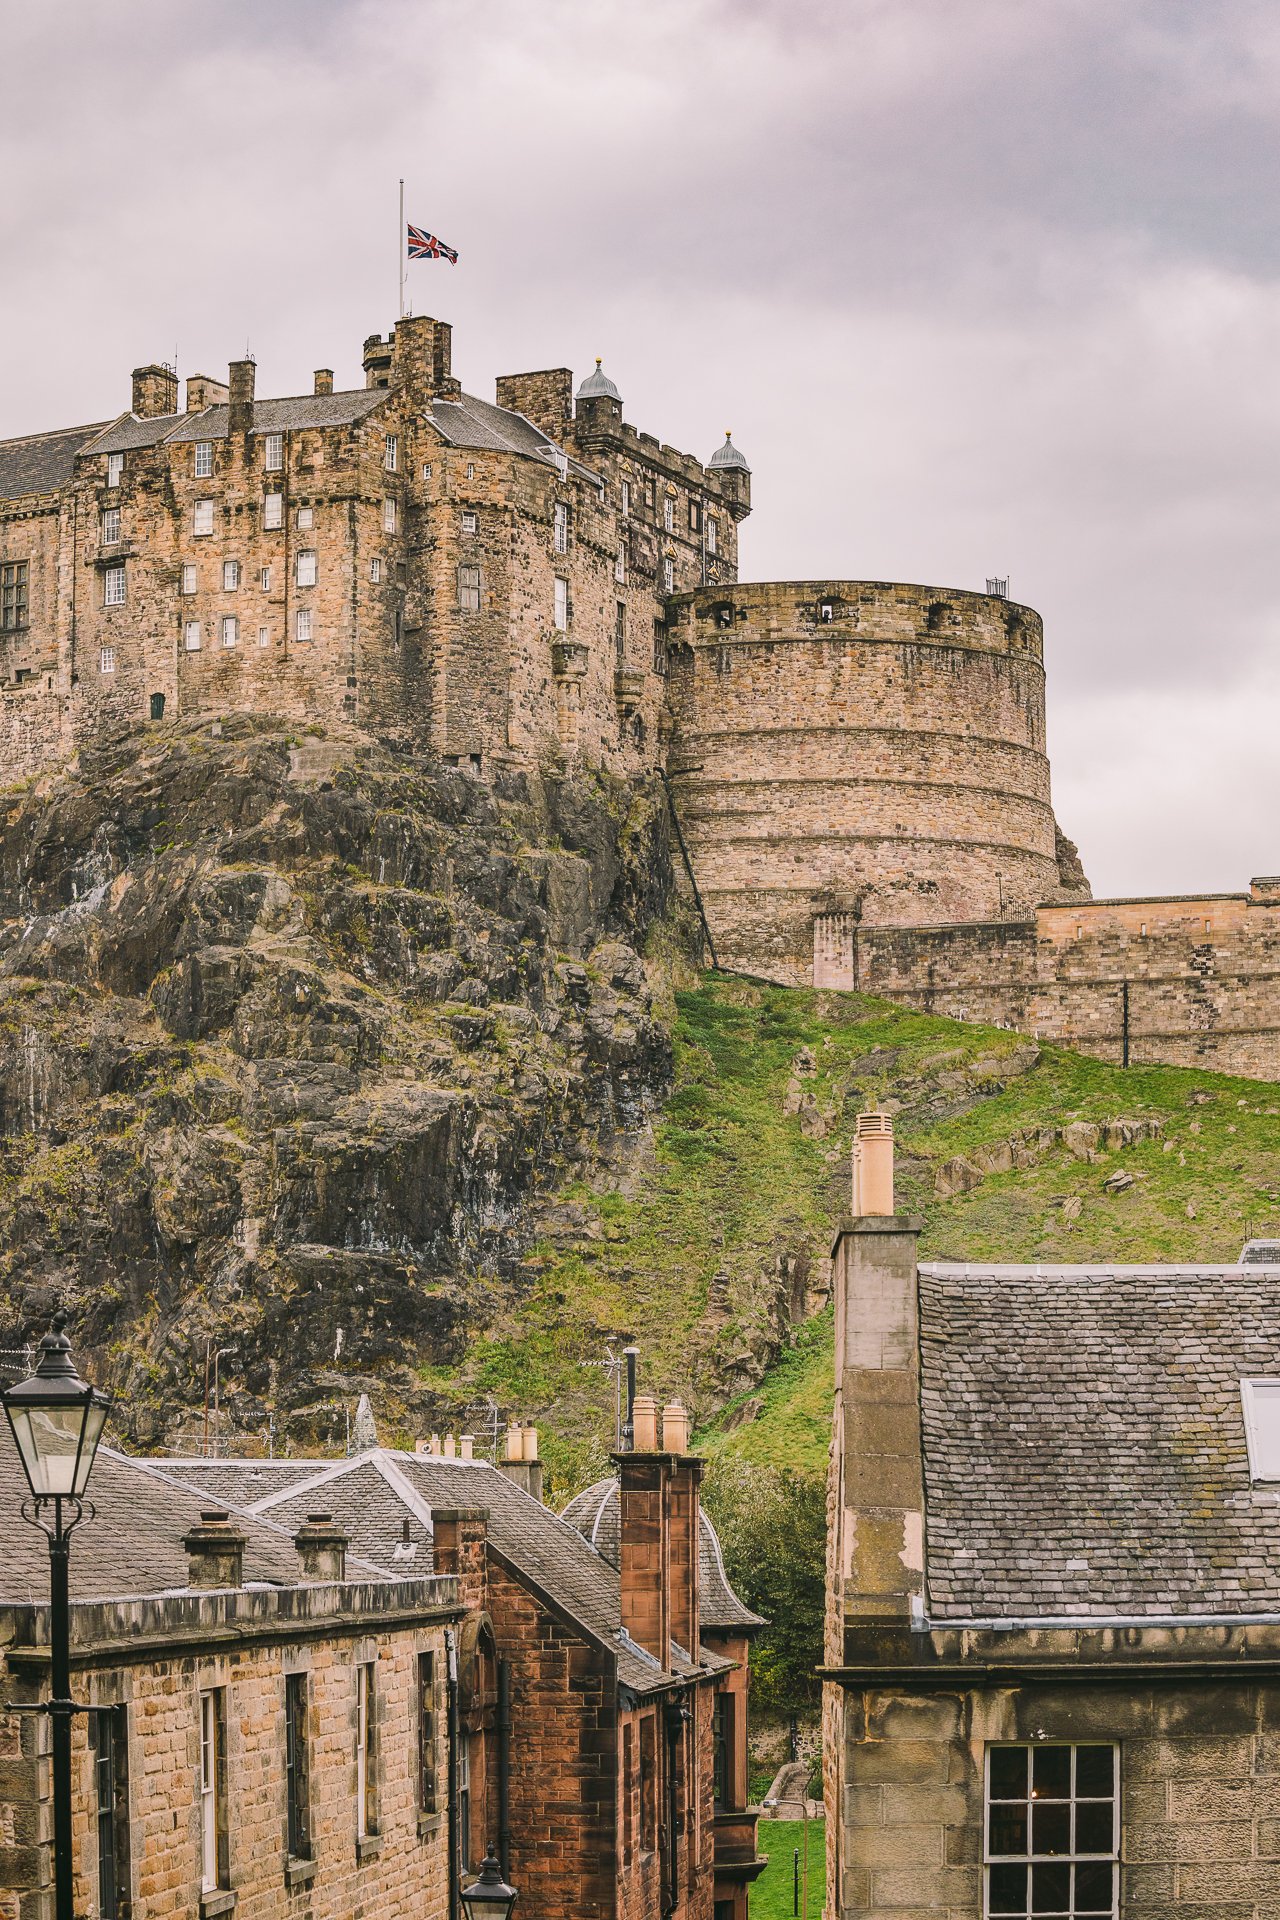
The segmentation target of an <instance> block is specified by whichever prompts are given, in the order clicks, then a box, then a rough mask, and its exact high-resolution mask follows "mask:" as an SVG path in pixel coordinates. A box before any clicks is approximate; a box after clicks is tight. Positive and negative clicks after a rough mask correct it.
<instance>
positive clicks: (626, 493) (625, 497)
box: [622, 480, 631, 520]
mask: <svg viewBox="0 0 1280 1920" xmlns="http://www.w3.org/2000/svg"><path fill="white" fill-rule="evenodd" d="M630 511H631V482H630V481H629V480H624V481H623V483H622V517H623V519H624V520H625V519H626V517H627V515H628V514H629V513H630Z"/></svg>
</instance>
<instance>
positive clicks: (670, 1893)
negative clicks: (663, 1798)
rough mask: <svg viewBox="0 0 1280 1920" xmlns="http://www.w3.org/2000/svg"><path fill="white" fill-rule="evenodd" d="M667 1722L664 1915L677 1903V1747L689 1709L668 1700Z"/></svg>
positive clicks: (678, 1785)
mask: <svg viewBox="0 0 1280 1920" xmlns="http://www.w3.org/2000/svg"><path fill="white" fill-rule="evenodd" d="M665 1718H666V1722H667V1831H668V1833H669V1834H670V1836H671V1851H670V1856H669V1866H670V1870H671V1871H670V1885H669V1886H668V1888H667V1904H666V1905H665V1906H664V1907H663V1909H662V1911H663V1913H664V1915H668V1914H673V1913H674V1912H675V1910H676V1908H677V1907H678V1906H679V1905H680V1847H679V1843H678V1841H677V1839H676V1821H677V1820H678V1818H679V1815H680V1781H679V1759H680V1747H681V1744H682V1741H683V1738H684V1724H685V1721H686V1720H687V1719H688V1718H689V1709H688V1707H686V1706H684V1705H683V1703H681V1702H678V1701H674V1700H673V1701H671V1702H670V1703H669V1704H668V1706H667V1711H666V1716H665Z"/></svg>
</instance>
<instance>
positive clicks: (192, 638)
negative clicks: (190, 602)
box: [182, 620, 200, 653]
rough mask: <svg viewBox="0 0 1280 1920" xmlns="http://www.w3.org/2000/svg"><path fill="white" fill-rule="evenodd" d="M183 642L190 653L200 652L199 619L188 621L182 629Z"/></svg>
mask: <svg viewBox="0 0 1280 1920" xmlns="http://www.w3.org/2000/svg"><path fill="white" fill-rule="evenodd" d="M182 644H183V646H184V647H185V648H186V650H187V652H188V653H199V651H200V622H199V621H198V620H188V621H187V624H186V626H185V627H184V628H183V629H182Z"/></svg>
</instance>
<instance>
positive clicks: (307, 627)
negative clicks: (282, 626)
mask: <svg viewBox="0 0 1280 1920" xmlns="http://www.w3.org/2000/svg"><path fill="white" fill-rule="evenodd" d="M293 632H294V638H295V639H297V640H299V641H301V643H302V645H303V646H306V645H307V644H308V642H309V641H310V639H311V609H310V607H299V608H298V612H297V617H296V619H295V621H294V626H293Z"/></svg>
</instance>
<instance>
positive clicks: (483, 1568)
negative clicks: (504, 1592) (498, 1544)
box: [431, 1507, 489, 1607]
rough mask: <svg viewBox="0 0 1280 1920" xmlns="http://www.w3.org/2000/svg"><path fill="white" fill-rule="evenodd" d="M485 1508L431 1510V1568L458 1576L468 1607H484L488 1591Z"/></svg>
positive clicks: (486, 1518) (437, 1508) (487, 1530)
mask: <svg viewBox="0 0 1280 1920" xmlns="http://www.w3.org/2000/svg"><path fill="white" fill-rule="evenodd" d="M488 1547H489V1509H488V1507H433V1508H432V1511H431V1566H432V1571H433V1572H435V1573H453V1574H457V1576H458V1578H459V1580H460V1581H461V1582H462V1596H463V1599H464V1600H465V1601H466V1603H467V1605H468V1606H472V1607H476V1606H481V1607H482V1606H484V1604H485V1600H486V1595H487V1591H488V1566H487V1558H488Z"/></svg>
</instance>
